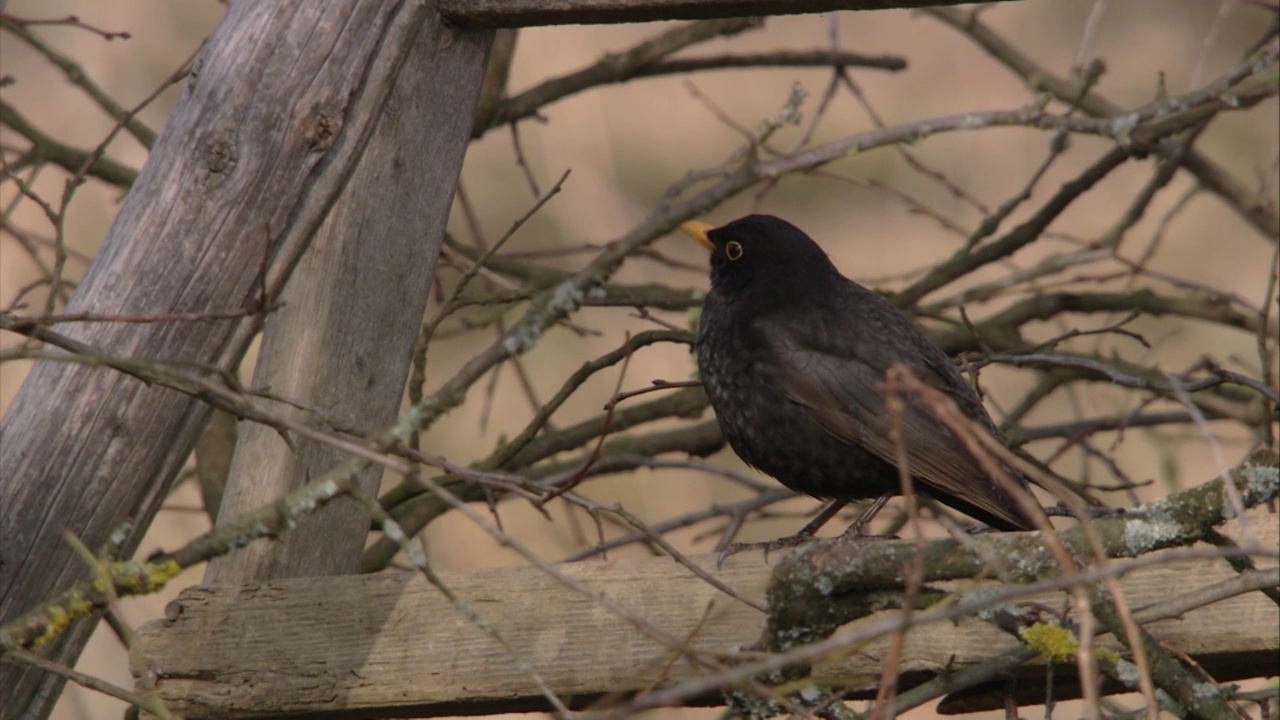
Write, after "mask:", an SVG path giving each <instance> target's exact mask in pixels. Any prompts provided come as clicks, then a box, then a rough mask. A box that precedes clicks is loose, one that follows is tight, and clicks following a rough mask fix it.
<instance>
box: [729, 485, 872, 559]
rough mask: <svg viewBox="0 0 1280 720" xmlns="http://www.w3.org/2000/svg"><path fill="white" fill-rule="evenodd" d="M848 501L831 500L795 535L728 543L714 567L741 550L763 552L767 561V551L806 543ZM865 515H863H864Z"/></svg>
mask: <svg viewBox="0 0 1280 720" xmlns="http://www.w3.org/2000/svg"><path fill="white" fill-rule="evenodd" d="M848 504H849V501H848V500H833V501H831V502H830V503H829V504H828V505H827V506H826V507H824V508H822V510H821V511H820V512H819V513H818V514H817V515H815V516H814V517H813V519H812V520H810V521H809V522H808V523H806V524H805V526H804V527H802V528H800V532H798V533H796V534H795V535H788V536H786V537H780V538H777V539H775V540H765V541H763V542H752V543H729V544H728V545H726V546H725V547H724V549H723V550H721V551H720V556H719V557H717V558H716V567H717V568H719V567H720V566H721V565H723V564H724V559H725V558H727V557H729V556H730V555H733V554H735V553H739V552H742V551H743V550H764V559H765V560H766V561H767V560H768V559H769V551H770V550H777V549H779V548H784V547H795V546H796V545H800V544H803V543H807V542H809V541H810V540H812V539H813V534H814V533H816V532H818V530H820V529H821V528H822V526H823V525H826V524H827V521H828V520H830V519H831V518H833V517H835V516H836V513H838V512H840V511H841V510H843V509H844V506H845V505H848ZM864 514H865V513H864Z"/></svg>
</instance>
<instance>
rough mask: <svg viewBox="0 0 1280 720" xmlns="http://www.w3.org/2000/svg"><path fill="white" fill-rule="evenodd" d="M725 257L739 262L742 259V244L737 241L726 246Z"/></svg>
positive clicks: (732, 241) (731, 241)
mask: <svg viewBox="0 0 1280 720" xmlns="http://www.w3.org/2000/svg"><path fill="white" fill-rule="evenodd" d="M724 256H725V257H727V258H729V259H730V260H737V259H738V258H740V257H742V243H740V242H738V241H737V240H730V241H729V242H727V243H725V244H724Z"/></svg>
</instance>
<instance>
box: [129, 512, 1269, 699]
mask: <svg viewBox="0 0 1280 720" xmlns="http://www.w3.org/2000/svg"><path fill="white" fill-rule="evenodd" d="M1254 527H1255V530H1256V531H1257V532H1258V535H1257V537H1258V539H1259V543H1260V544H1262V545H1263V546H1264V547H1270V546H1274V544H1275V543H1276V542H1277V533H1278V532H1280V526H1278V525H1277V520H1276V517H1275V516H1262V517H1261V518H1260V520H1259V521H1257V522H1256V523H1255V525H1254ZM1268 543H1269V544H1270V545H1268ZM693 559H694V561H695V562H697V563H698V564H700V565H702V566H703V567H704V568H707V569H708V570H709V571H710V572H712V573H713V574H715V575H717V577H718V578H719V579H720V580H722V581H723V582H724V583H726V584H727V585H729V586H730V587H732V588H735V589H736V590H738V591H739V592H741V593H742V594H743V595H745V596H747V597H750V598H754V599H757V600H759V599H761V598H763V595H764V589H765V587H766V584H767V582H768V579H769V566H768V565H767V564H766V563H765V562H764V561H763V559H762V558H761V556H760V554H759V553H743V554H739V555H735V556H733V557H731V558H729V560H728V561H727V562H726V563H725V567H724V569H723V570H722V571H719V572H717V571H715V569H714V568H715V559H714V556H710V555H704V556H694V558H693ZM1260 566H1263V567H1266V566H1271V567H1274V561H1261V562H1260ZM561 570H562V571H563V572H564V573H565V574H566V575H568V576H570V577H572V578H574V579H576V580H578V581H579V582H581V583H582V584H584V585H586V586H588V587H589V588H591V589H592V590H594V591H596V592H599V593H601V594H603V595H605V596H607V597H608V598H610V599H612V600H613V601H614V602H615V603H617V604H618V605H620V606H622V607H624V608H626V609H627V610H629V611H630V612H632V613H634V614H637V615H639V616H642V617H643V618H645V619H646V620H647V621H648V622H649V623H651V624H652V625H653V626H655V627H658V628H660V629H661V630H663V631H665V632H666V633H668V634H670V635H672V636H674V637H677V638H681V639H685V638H687V639H688V640H689V646H690V647H692V648H695V649H698V650H705V651H715V652H730V651H732V650H734V649H735V648H737V647H740V646H749V645H751V644H752V643H754V642H755V641H756V640H757V639H758V638H759V636H760V632H761V629H762V628H763V624H764V619H765V618H764V615H763V614H762V613H761V612H760V611H758V610H755V609H753V608H751V607H748V606H747V605H745V604H743V603H741V602H738V601H736V600H734V599H732V598H730V597H728V596H727V595H724V594H722V593H720V592H719V591H717V590H716V589H714V588H713V587H711V586H710V585H709V584H707V583H706V582H704V581H702V580H700V579H699V578H697V577H695V576H694V575H693V574H692V573H691V572H690V571H689V570H687V569H686V568H684V567H682V566H680V565H678V564H677V563H675V562H673V561H672V560H670V559H668V558H650V559H645V560H632V561H613V562H583V563H577V564H573V565H566V566H562V567H561ZM442 575H443V577H444V581H445V583H446V584H447V585H448V586H449V587H450V588H452V589H453V591H454V592H455V593H457V594H458V595H459V596H460V597H461V598H462V599H463V600H465V601H467V602H468V603H470V604H471V606H472V607H474V608H475V610H476V611H477V612H478V613H480V614H481V615H482V616H483V617H484V618H485V619H486V620H487V621H489V622H490V623H491V624H492V625H493V626H494V627H496V628H497V629H498V631H500V632H501V633H502V634H503V635H504V636H505V637H506V638H507V639H508V640H509V641H510V642H511V644H512V645H513V647H514V648H515V652H516V654H517V655H518V656H519V657H520V658H522V659H523V660H524V661H526V662H527V663H528V664H529V665H531V666H532V667H534V668H537V670H538V672H539V673H540V674H541V675H542V677H543V678H544V679H545V680H546V682H547V684H548V685H549V686H550V687H551V688H552V689H553V690H554V691H555V692H556V693H558V694H559V695H560V696H561V697H562V698H564V699H565V700H566V701H567V702H570V703H571V704H575V705H584V704H587V703H590V702H592V701H593V700H596V699H598V698H599V697H600V696H602V695H606V694H614V693H621V694H623V695H624V696H625V694H627V693H629V692H633V691H638V690H642V689H645V688H649V687H652V686H654V685H663V684H666V683H669V682H672V681H678V680H682V679H686V678H690V677H692V676H695V675H701V674H706V673H707V672H708V671H707V670H706V669H705V668H699V667H695V666H694V664H693V663H691V662H689V661H688V660H687V659H685V658H682V657H681V653H680V652H678V651H673V650H671V649H670V648H668V647H665V646H663V645H662V644H660V643H658V642H655V641H654V640H653V639H651V638H650V637H648V636H646V635H645V634H644V633H642V632H640V631H638V630H637V629H636V627H635V626H634V625H632V624H631V623H629V622H628V621H627V620H624V619H622V618H621V617H619V616H617V615H615V614H613V613H612V612H611V611H610V610H608V609H606V608H605V607H603V606H602V605H601V604H600V603H598V602H597V601H596V600H594V599H593V598H591V597H588V596H586V595H583V594H581V593H579V592H577V591H575V590H572V589H570V588H569V587H568V586H566V585H565V584H563V583H561V582H560V581H558V580H557V579H555V578H553V577H551V576H550V575H548V574H546V573H544V572H542V571H541V570H539V569H536V568H532V567H510V568H496V569H482V570H458V571H452V572H446V573H442ZM1233 576H1234V571H1233V570H1231V568H1230V567H1228V565H1227V563H1226V562H1225V561H1223V560H1220V559H1201V560H1182V561H1175V562H1169V563H1167V564H1160V565H1154V566H1152V567H1149V568H1145V569H1142V570H1138V571H1135V572H1133V573H1131V574H1129V575H1126V576H1124V577H1123V579H1122V580H1121V585H1122V587H1123V589H1124V592H1125V593H1126V599H1127V600H1128V601H1129V606H1130V607H1131V608H1133V609H1134V610H1135V611H1137V610H1141V609H1142V608H1143V607H1144V606H1147V605H1149V604H1151V603H1155V602H1159V601H1163V600H1167V599H1169V598H1171V597H1173V596H1175V595H1180V594H1182V593H1188V592H1190V591H1192V590H1196V589H1197V588H1201V587H1205V586H1209V585H1212V584H1214V583H1215V582H1218V581H1220V580H1222V579H1225V578H1229V577H1233ZM950 587H952V588H953V589H955V590H957V591H960V592H964V593H972V592H982V591H983V590H984V589H988V588H991V587H993V583H992V582H988V581H982V582H964V583H952V584H950ZM1066 597H1067V596H1066V595H1065V594H1063V593H1058V592H1050V593H1042V594H1039V595H1036V596H1034V597H1033V599H1035V600H1039V601H1041V602H1044V603H1046V604H1047V605H1048V606H1049V607H1054V608H1057V607H1066V606H1067V605H1065V604H1064V603H1065V601H1066ZM169 610H170V612H168V613H167V615H168V617H169V619H166V620H157V621H155V622H152V623H149V624H147V625H145V626H143V627H142V628H141V629H140V630H139V632H138V637H137V641H136V643H135V645H134V647H133V656H132V669H133V672H134V675H135V677H136V679H137V689H138V690H139V691H140V692H143V693H144V694H150V695H153V696H158V697H159V698H162V699H163V700H164V702H165V703H166V704H168V706H169V708H170V709H171V710H173V711H175V712H179V713H184V714H189V715H194V716H204V715H211V716H216V717H225V718H238V717H247V716H250V715H252V716H261V717H273V716H282V715H286V714H291V713H296V714H308V715H310V714H311V713H317V714H318V715H317V716H324V715H325V714H327V713H335V712H338V711H343V712H344V713H347V714H344V715H343V717H348V718H358V717H386V716H401V715H405V716H419V715H422V716H437V715H453V714H468V715H469V714H474V713H482V712H495V711H529V710H535V709H546V703H545V701H543V700H542V699H541V698H540V697H539V696H538V695H537V693H536V692H535V689H534V686H533V683H532V682H531V681H530V679H529V677H528V676H527V675H526V674H525V673H523V672H522V671H521V670H520V667H519V665H518V664H517V663H516V661H514V660H513V659H512V658H511V656H509V655H508V654H507V653H506V651H504V650H503V648H502V647H501V646H500V645H499V644H498V643H497V642H496V641H494V640H493V639H492V638H490V637H489V636H487V635H486V634H484V633H483V632H481V631H480V630H479V629H477V627H476V626H475V625H474V624H473V623H472V622H471V621H470V620H468V619H466V618H464V617H463V616H462V615H460V614H459V613H458V612H457V611H456V610H455V609H454V607H453V606H452V605H451V603H450V602H449V601H448V600H446V599H445V598H444V597H443V596H442V595H441V593H440V592H439V591H438V590H436V589H435V588H433V587H431V586H430V585H428V584H427V583H426V581H425V580H424V579H423V578H422V577H420V576H419V575H416V574H412V573H397V574H378V575H364V576H346V577H332V578H301V579H295V580H283V581H272V582H265V583H258V584H253V585H248V586H241V587H219V588H209V587H196V588H191V589H189V590H187V591H185V592H184V593H183V594H182V595H181V596H180V598H179V599H178V600H176V601H175V602H174V603H173V604H172V605H171V606H170V608H169ZM884 617H886V615H885V614H883V613H882V614H878V615H873V616H871V617H869V618H865V619H864V620H860V621H858V622H857V623H854V625H855V626H856V625H859V624H861V623H864V622H877V621H880V620H882V619H884ZM1147 627H1148V628H1149V629H1150V630H1151V632H1153V633H1154V634H1155V635H1156V636H1157V637H1158V638H1160V639H1161V641H1163V642H1164V643H1166V645H1167V646H1168V647H1172V648H1178V649H1181V650H1184V651H1186V652H1187V653H1188V654H1189V655H1190V656H1191V657H1193V658H1195V659H1196V660H1197V661H1199V662H1200V663H1202V664H1203V665H1204V666H1205V667H1206V668H1207V669H1208V670H1209V671H1210V672H1217V671H1221V672H1222V673H1223V675H1224V676H1225V677H1239V676H1240V674H1241V673H1248V669H1249V668H1250V667H1252V668H1253V670H1255V671H1257V672H1254V673H1253V674H1258V672H1261V671H1258V668H1259V667H1260V666H1261V664H1262V662H1263V661H1262V660H1261V659H1260V658H1268V657H1270V658H1273V657H1275V653H1276V652H1278V651H1280V617H1278V616H1277V614H1276V607H1275V604H1274V603H1273V602H1272V601H1271V600H1269V599H1268V598H1266V597H1265V596H1264V595H1262V594H1261V593H1260V592H1256V591H1255V592H1251V593H1249V594H1247V595H1240V596H1237V597H1233V598H1230V599H1227V600H1223V601H1220V602H1217V603H1215V604H1212V605H1209V606H1207V607H1204V608H1201V609H1197V610H1194V611H1192V612H1189V613H1186V614H1185V615H1183V616H1182V617H1180V618H1178V619H1172V620H1161V621H1158V622H1154V623H1151V624H1149V625H1148V626H1147ZM1099 644H1100V645H1102V646H1105V647H1110V648H1113V649H1118V648H1119V646H1118V645H1117V644H1116V643H1115V641H1114V640H1113V639H1112V638H1109V637H1107V638H1103V639H1101V640H1100V641H1099ZM1015 645H1016V641H1015V640H1014V639H1013V638H1011V637H1010V636H1008V635H1007V634H1005V633H1004V632H1002V631H1000V630H997V629H995V628H994V627H992V626H991V625H988V624H987V623H985V622H983V621H980V620H975V619H965V620H962V621H960V622H959V623H957V624H951V623H935V624H932V625H929V626H928V627H926V628H921V629H918V630H916V631H913V632H911V633H910V634H909V635H908V640H907V642H906V645H905V649H904V655H903V666H902V667H903V670H904V672H905V673H906V674H907V676H908V680H907V682H906V684H908V685H909V684H911V681H912V680H922V679H924V678H927V677H929V676H931V675H933V674H934V673H937V672H940V671H942V670H943V669H944V668H951V669H953V670H959V669H963V668H966V667H971V666H973V665H975V664H977V663H980V662H983V661H984V660H987V659H990V658H991V657H993V656H994V655H996V654H998V653H1001V652H1003V651H1005V650H1008V649H1010V648H1013V647H1014V646H1015ZM887 651H888V640H887V639H882V640H878V641H875V642H872V643H870V644H869V645H866V646H863V647H860V648H859V651H858V652H856V653H852V654H851V655H850V656H849V657H846V658H842V659H838V660H835V661H830V662H825V663H822V664H819V665H818V666H816V668H815V671H814V679H815V680H817V681H818V682H819V683H820V684H824V683H831V684H833V685H837V686H839V685H846V686H847V685H853V686H863V685H867V684H873V683H874V680H875V678H877V677H878V675H879V673H880V670H881V665H882V662H883V658H884V657H885V656H886V654H887ZM1073 668H1074V666H1073V665H1067V666H1061V667H1059V668H1058V669H1056V670H1055V677H1056V678H1058V682H1059V683H1063V685H1064V686H1065V685H1069V684H1070V677H1071V676H1072V674H1073ZM1044 677H1045V669H1044V666H1043V664H1042V663H1033V664H1032V665H1030V666H1027V667H1025V668H1024V671H1023V673H1022V674H1020V675H1019V685H1020V687H1021V686H1023V685H1025V686H1026V691H1027V692H1028V693H1031V694H1032V695H1035V693H1036V692H1037V689H1036V687H1035V686H1036V684H1037V683H1041V684H1042V683H1043V681H1044ZM1059 689H1060V688H1059ZM1039 693H1040V694H1039V695H1038V697H1041V698H1043V697H1044V695H1043V686H1042V685H1041V687H1040V688H1039ZM1065 694H1067V695H1069V694H1070V693H1069V692H1066V693H1065ZM1063 695H1064V693H1061V692H1055V697H1058V698H1061V697H1063ZM717 700H718V698H704V699H703V701H704V702H706V701H710V702H716V701H717Z"/></svg>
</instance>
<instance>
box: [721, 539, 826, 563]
mask: <svg viewBox="0 0 1280 720" xmlns="http://www.w3.org/2000/svg"><path fill="white" fill-rule="evenodd" d="M816 539H817V538H815V537H814V535H813V533H805V532H798V533H796V534H795V535H788V536H786V537H780V538H775V539H773V540H765V541H763V542H747V543H729V544H728V545H726V546H725V548H724V549H723V550H721V551H720V555H719V556H718V557H716V569H719V568H720V566H721V565H723V564H724V561H725V559H726V558H728V557H729V556H730V555H737V554H738V553H740V552H742V551H743V550H763V551H764V559H765V562H768V561H769V551H770V550H781V549H782V548H790V547H796V546H797V545H803V544H805V543H807V542H809V541H811V540H816Z"/></svg>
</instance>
